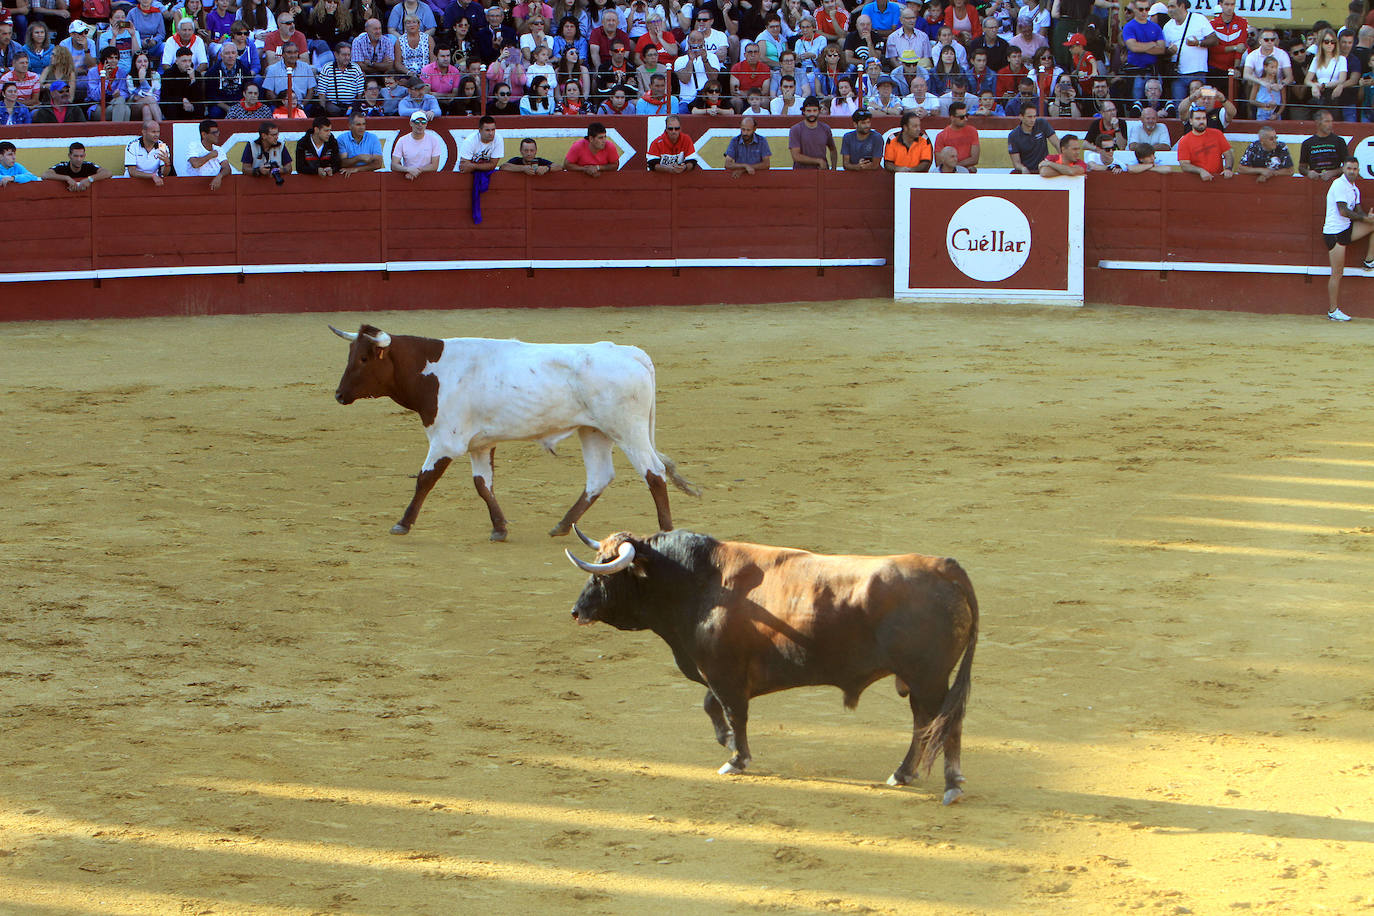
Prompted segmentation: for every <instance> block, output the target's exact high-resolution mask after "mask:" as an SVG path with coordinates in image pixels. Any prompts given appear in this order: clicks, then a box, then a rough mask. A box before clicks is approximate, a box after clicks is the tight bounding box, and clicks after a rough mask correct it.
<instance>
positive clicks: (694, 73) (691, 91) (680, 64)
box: [673, 49, 722, 105]
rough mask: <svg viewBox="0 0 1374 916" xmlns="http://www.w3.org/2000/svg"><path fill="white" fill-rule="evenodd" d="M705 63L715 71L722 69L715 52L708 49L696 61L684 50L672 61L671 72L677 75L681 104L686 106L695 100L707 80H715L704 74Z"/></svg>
mask: <svg viewBox="0 0 1374 916" xmlns="http://www.w3.org/2000/svg"><path fill="white" fill-rule="evenodd" d="M707 62H710V64H711V66H712V67H714V68H715V69H716V70H717V71H720V70H721V69H722V68H721V65H720V58H719V57H717V56H716V52H715V51H711V50H709V49H708V50H706V51H705V53H704V54H703V55H702V56H701V57H698V58H697V59H696V60H693V59H692V56H691V54H689V53H688V52H687V51H686V50H685V49H684V50H683V52H682V53H681V54H679V55H678V56H677V60H675V61H673V72H674V73H676V74H677V89H678V99H679V100H680V101H681V102H682V104H684V105H686V104H687V103H688V102H690V101H692V99H695V98H696V97H697V93H698V92H700V91H701V87H702V86H705V85H706V83H707V81H708V80H712V79H716V77H712V76H710V75H708V74H707V73H706V64H707Z"/></svg>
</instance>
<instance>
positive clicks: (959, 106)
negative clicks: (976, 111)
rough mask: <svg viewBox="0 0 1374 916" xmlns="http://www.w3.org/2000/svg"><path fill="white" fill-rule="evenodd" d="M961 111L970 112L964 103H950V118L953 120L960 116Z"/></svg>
mask: <svg viewBox="0 0 1374 916" xmlns="http://www.w3.org/2000/svg"><path fill="white" fill-rule="evenodd" d="M961 111H968V105H967V104H965V103H964V102H950V103H949V116H950V117H951V118H952V117H954V116H955V115H957V114H958V113H959V112H961Z"/></svg>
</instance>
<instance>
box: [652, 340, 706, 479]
mask: <svg viewBox="0 0 1374 916" xmlns="http://www.w3.org/2000/svg"><path fill="white" fill-rule="evenodd" d="M644 362H645V364H646V365H645V368H647V369H648V370H649V383H650V385H652V391H651V392H650V394H651V395H652V397H650V398H649V445H650V446H651V447H652V448H653V450H654V454H655V455H657V456H658V460H659V461H662V462H663V469H664V471H666V472H667V474H668V479H669V480H671V481H672V482H673V486H675V487H677V488H678V489H679V490H681V491H682V492H683V493H686V494H687V495H688V496H700V495H701V490H700V489H699V488H698V487H697V486H696V485H695V484H693V483H692V482H691V481H690V480H688V479H687V478H686V477H683V476H682V475H681V474H679V473H678V472H677V462H675V461H673V459H671V458H669V457H668V456H667V455H665V454H663V453H662V452H660V451H659V450H658V444H657V443H656V442H655V441H654V436H655V435H656V431H657V428H658V371H657V370H656V369H655V368H654V364H653V361H652V360H650V359H649V357H648V355H647V354H645V357H644Z"/></svg>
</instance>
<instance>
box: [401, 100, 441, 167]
mask: <svg viewBox="0 0 1374 916" xmlns="http://www.w3.org/2000/svg"><path fill="white" fill-rule="evenodd" d="M428 128H429V115H428V114H426V113H425V112H423V111H417V112H415V113H413V114H412V115H411V116H410V133H408V134H406V135H405V136H404V137H398V138H397V139H396V142H395V144H394V145H392V147H391V170H392V171H393V172H401V173H402V174H404V175H405V177H406V181H414V180H415V179H417V178H419V177H420V175H421V174H422V173H424V172H437V171H439V160H440V159H441V158H442V157H443V155H444V144H443V142H442V141H441V140H440V139H439V136H438V134H431V133H429V131H428Z"/></svg>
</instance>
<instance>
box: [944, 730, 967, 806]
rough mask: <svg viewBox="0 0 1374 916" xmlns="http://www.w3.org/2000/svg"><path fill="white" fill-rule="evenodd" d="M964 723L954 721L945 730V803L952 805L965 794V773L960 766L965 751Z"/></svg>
mask: <svg viewBox="0 0 1374 916" xmlns="http://www.w3.org/2000/svg"><path fill="white" fill-rule="evenodd" d="M963 743H964V723H963V722H962V721H960V722H954V723H952V724H951V725H950V726H949V728H948V730H947V731H946V732H945V797H944V798H943V799H942V801H943V802H944V804H946V805H952V804H954V803H955V802H957V801H958V800H959V799H960V798H962V797H963V795H964V788H963V786H964V773H963V770H962V768H961V766H960V755H961V754H962V753H963Z"/></svg>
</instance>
